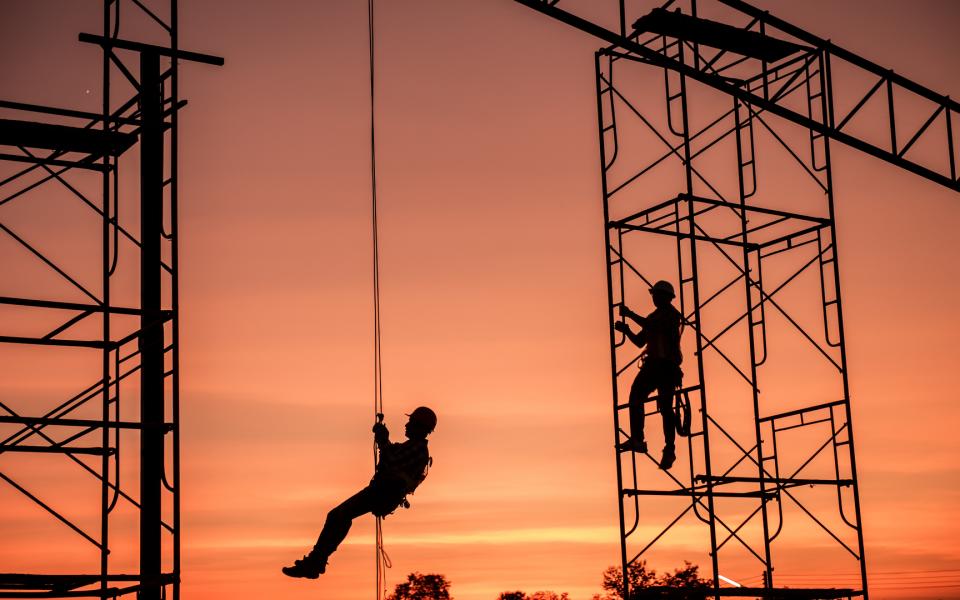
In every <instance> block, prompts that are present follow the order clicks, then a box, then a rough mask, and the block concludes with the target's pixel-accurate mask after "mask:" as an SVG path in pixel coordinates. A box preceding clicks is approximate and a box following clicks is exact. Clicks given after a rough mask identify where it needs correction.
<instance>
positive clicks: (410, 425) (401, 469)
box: [283, 406, 437, 579]
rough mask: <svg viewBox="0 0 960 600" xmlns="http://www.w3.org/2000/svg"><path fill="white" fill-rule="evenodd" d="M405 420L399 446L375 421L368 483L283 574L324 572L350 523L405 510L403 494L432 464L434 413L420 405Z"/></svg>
mask: <svg viewBox="0 0 960 600" xmlns="http://www.w3.org/2000/svg"><path fill="white" fill-rule="evenodd" d="M407 416H408V417H410V418H409V420H408V421H407V425H406V428H405V429H404V432H405V433H406V436H407V440H406V441H404V442H391V441H390V432H389V431H388V430H387V426H386V425H384V424H383V422H382V421H381V419H380V418H378V420H377V423H376V424H375V425H374V426H373V434H374V440H375V441H376V444H377V447H378V448H379V450H380V460H379V461H377V468H376V472H375V473H374V476H373V479H372V480H370V485H368V486H367V487H365V488H363V489H362V490H360V491H359V492H357V493H356V494H354V495H353V496H351V497H350V498H348V499H347V500H346V501H344V502H343V503H342V504H340V506H337V507H336V508H334V509H333V510H331V511H330V512H329V513H328V514H327V521H326V523H325V524H324V526H323V531H321V532H320V537H319V538H317V543H316V545H314V547H313V550H311V551H310V553H309V554H307V555H306V556H304V557H303V558H302V559H300V560H297V561H295V562H294V564H293V566H290V567H284V568H283V574H284V575H288V576H290V577H304V578H307V579H316V578H317V577H319V576H320V574H322V573H324V572H325V571H326V569H327V559H328V558H329V557H330V555H331V554H333V552H334V551H335V550H336V549H337V546H339V545H340V542H342V541H343V540H344V538H346V537H347V533H348V532H349V531H350V526H351V525H352V523H353V520H354V519H356V518H357V517H360V516H363V515H365V514H367V513H373V514H374V515H376V516H377V517H381V518H382V517H385V516H387V515H389V514H391V513H393V511H395V510H397V508H399V507H400V506H403V507H404V508H409V507H410V503H409V502H407V495H408V494H412V493H413V492H414V490H416V489H417V486H419V485H420V483H421V482H422V481H423V480H424V479H425V478H426V476H427V468H428V467H429V465H430V462H431V458H430V453H429V452H428V450H427V436H428V435H430V434H431V433H432V432H433V430H434V428H435V427H436V426H437V415H436V414H435V413H434V412H433V411H432V410H431V409H429V408H427V407H426V406H421V407H419V408H417V409H416V410H414V411H413V412H412V413H410V414H409V415H407ZM378 417H382V415H378Z"/></svg>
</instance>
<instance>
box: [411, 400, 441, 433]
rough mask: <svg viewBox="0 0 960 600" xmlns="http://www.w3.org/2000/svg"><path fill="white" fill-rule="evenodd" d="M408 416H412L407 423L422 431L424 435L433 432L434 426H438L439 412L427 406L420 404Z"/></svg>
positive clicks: (417, 430)
mask: <svg viewBox="0 0 960 600" xmlns="http://www.w3.org/2000/svg"><path fill="white" fill-rule="evenodd" d="M407 416H408V417H410V420H409V422H408V423H407V424H408V425H409V426H410V427H412V428H413V429H415V430H416V432H418V433H422V434H423V435H424V436H426V435H427V434H429V433H432V432H433V430H434V428H436V426H437V413H435V412H433V411H432V410H430V409H429V408H427V407H426V406H418V407H417V408H415V409H414V410H413V412H412V413H410V414H408V415H407Z"/></svg>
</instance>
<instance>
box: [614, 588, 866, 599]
mask: <svg viewBox="0 0 960 600" xmlns="http://www.w3.org/2000/svg"><path fill="white" fill-rule="evenodd" d="M862 595H863V592H862V591H861V590H855V589H849V588H757V587H722V588H717V589H714V588H711V587H706V588H703V589H700V590H691V589H689V588H675V587H664V586H651V587H646V588H640V589H636V590H633V593H632V594H631V597H632V598H636V599H638V600H639V599H642V598H651V599H652V598H657V599H659V600H668V599H671V598H676V599H678V600H679V599H683V600H700V599H704V600H706V599H707V598H713V597H715V596H724V597H734V598H770V599H774V598H775V599H776V600H794V599H796V600H802V599H808V600H837V599H839V598H850V597H853V596H862Z"/></svg>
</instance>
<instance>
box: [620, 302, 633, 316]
mask: <svg viewBox="0 0 960 600" xmlns="http://www.w3.org/2000/svg"><path fill="white" fill-rule="evenodd" d="M620 316H623V317H630V318H631V319H632V318H633V317H635V316H637V313H635V312H633V311H632V310H630V309H629V308H627V305H626V304H621V305H620Z"/></svg>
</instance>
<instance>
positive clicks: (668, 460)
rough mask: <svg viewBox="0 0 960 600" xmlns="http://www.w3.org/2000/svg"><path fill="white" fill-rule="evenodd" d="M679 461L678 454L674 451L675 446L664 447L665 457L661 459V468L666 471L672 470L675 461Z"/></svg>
mask: <svg viewBox="0 0 960 600" xmlns="http://www.w3.org/2000/svg"><path fill="white" fill-rule="evenodd" d="M675 460H677V454H676V452H675V451H674V449H673V446H664V447H663V457H662V458H661V459H660V468H661V469H663V470H664V471H667V470H669V469H670V467H672V466H673V461H675Z"/></svg>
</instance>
